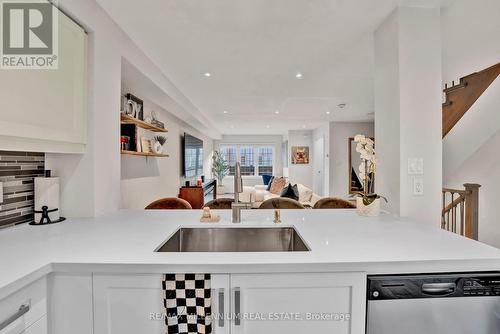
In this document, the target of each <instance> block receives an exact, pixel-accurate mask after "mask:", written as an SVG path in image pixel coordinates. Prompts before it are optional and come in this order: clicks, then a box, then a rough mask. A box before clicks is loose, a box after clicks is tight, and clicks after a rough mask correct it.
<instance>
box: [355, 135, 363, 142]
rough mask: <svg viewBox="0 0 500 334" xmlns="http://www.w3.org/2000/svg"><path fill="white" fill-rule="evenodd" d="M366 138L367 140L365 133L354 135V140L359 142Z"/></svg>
mask: <svg viewBox="0 0 500 334" xmlns="http://www.w3.org/2000/svg"><path fill="white" fill-rule="evenodd" d="M364 140H365V136H364V135H356V136H354V141H355V142H358V143H359V142H362V141H364Z"/></svg>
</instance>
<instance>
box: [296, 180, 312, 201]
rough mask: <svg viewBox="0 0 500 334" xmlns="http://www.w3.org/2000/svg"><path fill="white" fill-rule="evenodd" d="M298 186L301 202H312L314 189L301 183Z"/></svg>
mask: <svg viewBox="0 0 500 334" xmlns="http://www.w3.org/2000/svg"><path fill="white" fill-rule="evenodd" d="M297 188H298V189H299V202H300V203H304V202H310V201H311V197H312V195H313V191H312V190H311V189H309V188H307V187H306V186H305V185H303V184H300V183H299V184H297Z"/></svg>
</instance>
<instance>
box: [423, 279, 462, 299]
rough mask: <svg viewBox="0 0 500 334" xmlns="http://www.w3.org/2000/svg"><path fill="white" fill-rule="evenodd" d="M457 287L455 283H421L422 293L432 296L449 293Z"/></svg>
mask: <svg viewBox="0 0 500 334" xmlns="http://www.w3.org/2000/svg"><path fill="white" fill-rule="evenodd" d="M456 289H457V284H456V283H453V282H452V283H424V284H422V293H423V294H426V295H432V296H443V295H449V294H451V293H453V292H455V291H456Z"/></svg>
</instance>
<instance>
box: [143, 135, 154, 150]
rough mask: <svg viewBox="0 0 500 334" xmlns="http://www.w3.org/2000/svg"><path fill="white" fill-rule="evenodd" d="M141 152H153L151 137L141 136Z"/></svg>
mask: <svg viewBox="0 0 500 334" xmlns="http://www.w3.org/2000/svg"><path fill="white" fill-rule="evenodd" d="M141 152H143V153H153V148H152V145H151V139H150V138H147V137H141Z"/></svg>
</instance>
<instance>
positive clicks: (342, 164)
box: [329, 122, 378, 198]
mask: <svg viewBox="0 0 500 334" xmlns="http://www.w3.org/2000/svg"><path fill="white" fill-rule="evenodd" d="M358 134H362V135H365V136H368V137H373V136H374V135H375V128H374V123H373V122H359V123H358V122H331V123H330V184H329V186H330V195H331V196H332V197H340V198H348V196H349V173H350V171H349V144H348V142H349V138H351V137H354V136H355V135H358ZM375 147H377V141H375ZM355 168H357V166H356V167H355ZM377 181H378V180H377ZM376 183H377V182H376Z"/></svg>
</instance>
